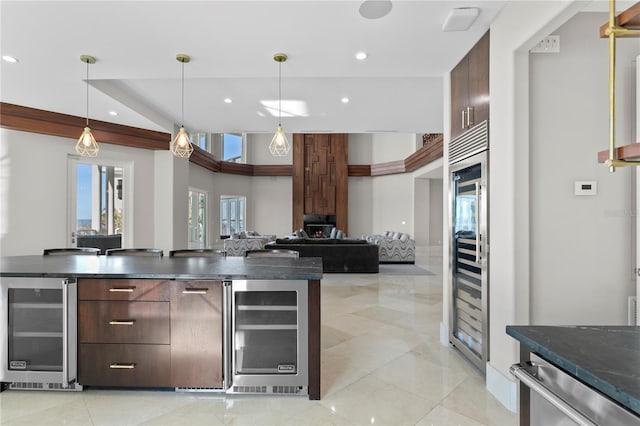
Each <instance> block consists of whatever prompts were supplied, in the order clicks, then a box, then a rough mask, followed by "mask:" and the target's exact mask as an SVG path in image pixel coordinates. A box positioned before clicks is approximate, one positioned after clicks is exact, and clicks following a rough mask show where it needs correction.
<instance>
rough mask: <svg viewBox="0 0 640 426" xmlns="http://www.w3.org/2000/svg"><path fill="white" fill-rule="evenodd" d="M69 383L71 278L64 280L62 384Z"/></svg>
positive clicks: (64, 385) (66, 385) (65, 385)
mask: <svg viewBox="0 0 640 426" xmlns="http://www.w3.org/2000/svg"><path fill="white" fill-rule="evenodd" d="M68 385H69V280H64V281H62V386H63V387H64V388H66V387H68Z"/></svg>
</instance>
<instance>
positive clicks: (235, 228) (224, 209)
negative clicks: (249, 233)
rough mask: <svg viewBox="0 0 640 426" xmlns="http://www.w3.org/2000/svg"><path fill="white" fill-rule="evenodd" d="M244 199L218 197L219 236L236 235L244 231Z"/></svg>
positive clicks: (233, 196) (231, 196) (239, 197)
mask: <svg viewBox="0 0 640 426" xmlns="http://www.w3.org/2000/svg"><path fill="white" fill-rule="evenodd" d="M245 200H246V197H241V196H236V195H221V196H220V235H231V234H237V233H240V232H243V231H244V206H245Z"/></svg>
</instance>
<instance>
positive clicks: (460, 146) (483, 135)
mask: <svg viewBox="0 0 640 426" xmlns="http://www.w3.org/2000/svg"><path fill="white" fill-rule="evenodd" d="M487 149H489V122H488V121H487V120H485V121H483V122H482V123H479V124H478V125H476V126H474V127H473V128H471V129H469V130H468V131H466V132H465V133H463V134H462V135H460V136H458V137H457V138H455V139H454V140H452V141H451V142H450V143H449V164H454V163H457V162H458V161H460V160H464V159H465V158H468V157H471V156H472V155H475V154H477V153H479V152H482V151H486V150H487Z"/></svg>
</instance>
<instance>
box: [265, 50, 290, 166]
mask: <svg viewBox="0 0 640 426" xmlns="http://www.w3.org/2000/svg"><path fill="white" fill-rule="evenodd" d="M273 60H274V61H276V62H277V63H278V130H276V134H275V135H273V139H271V143H270V144H269V151H271V155H274V156H276V157H283V156H285V155H287V154H288V153H289V149H291V146H290V145H289V141H288V140H287V136H286V135H285V134H284V130H282V63H283V62H286V60H287V55H285V54H284V53H276V54H275V55H273Z"/></svg>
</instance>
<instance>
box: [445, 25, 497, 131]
mask: <svg viewBox="0 0 640 426" xmlns="http://www.w3.org/2000/svg"><path fill="white" fill-rule="evenodd" d="M488 119H489V31H487V32H486V33H485V34H484V35H483V36H482V38H481V39H480V40H479V41H478V42H477V43H476V44H475V45H474V46H473V48H472V49H471V50H470V51H469V53H467V54H466V56H465V57H464V58H462V60H461V61H460V62H459V63H458V65H456V67H455V68H454V69H453V70H451V139H455V138H456V137H458V136H460V135H461V134H463V133H464V132H465V131H467V130H468V129H470V128H472V127H473V126H475V125H476V124H478V123H481V122H482V121H484V120H488Z"/></svg>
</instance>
